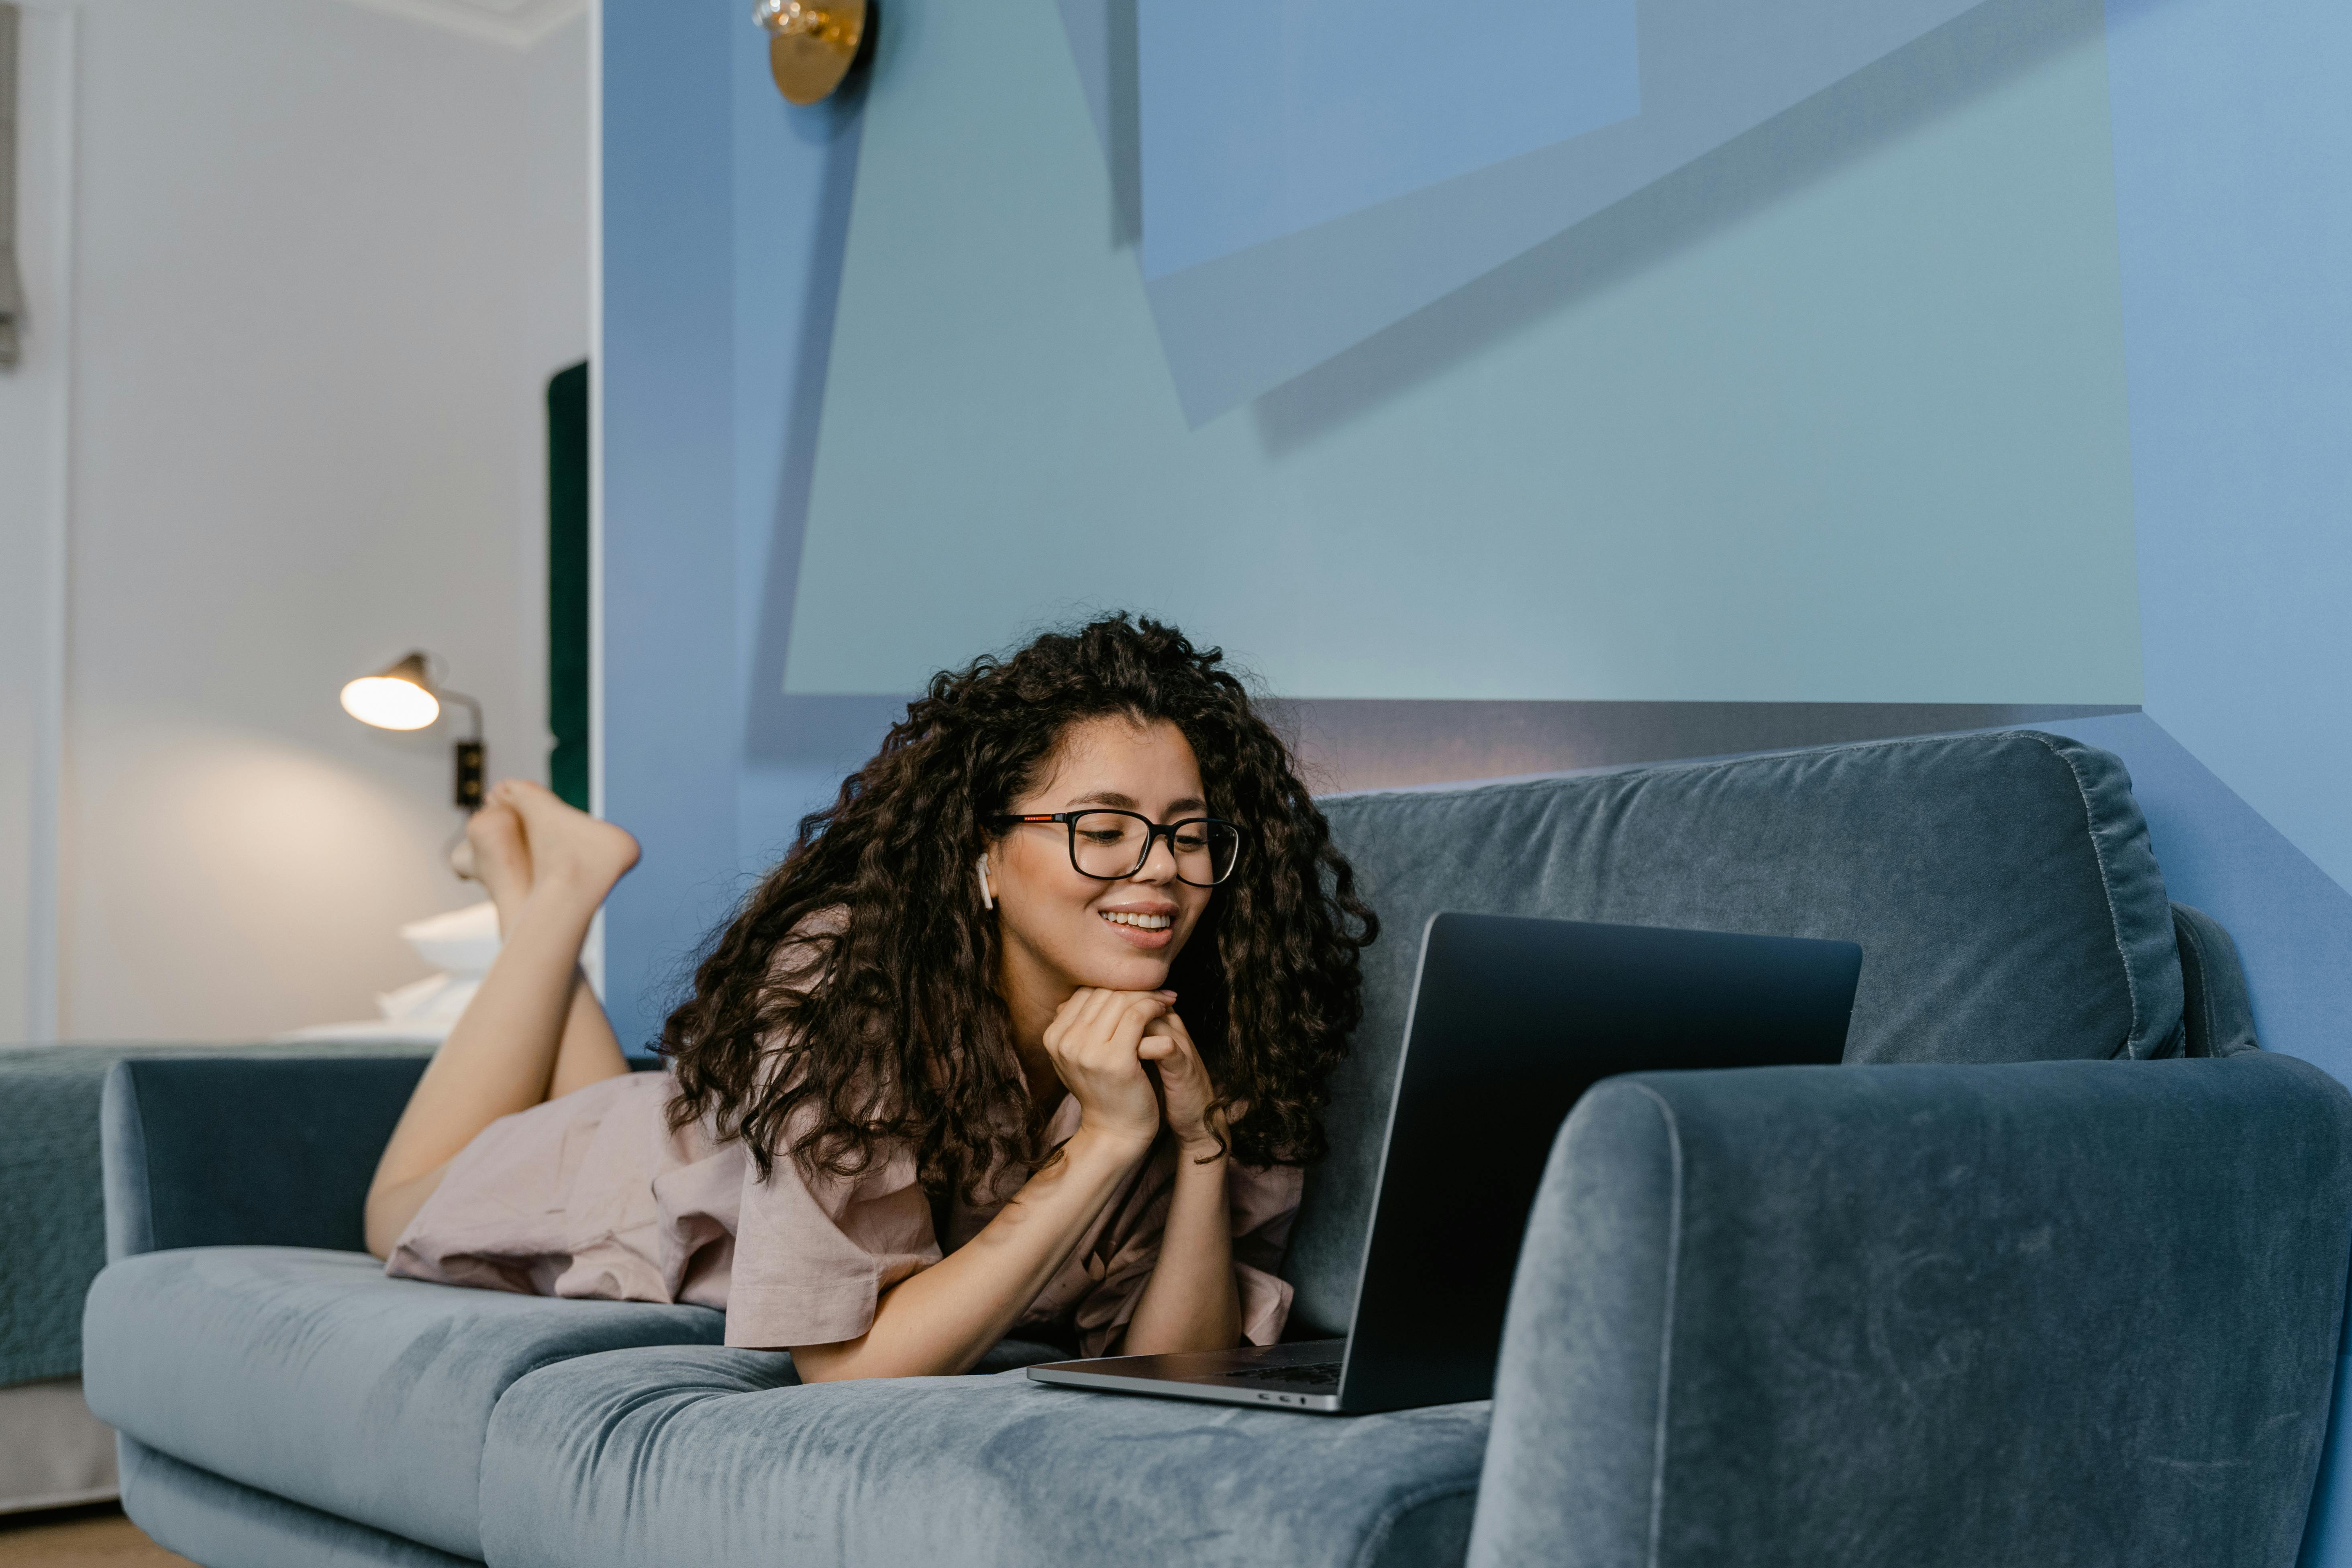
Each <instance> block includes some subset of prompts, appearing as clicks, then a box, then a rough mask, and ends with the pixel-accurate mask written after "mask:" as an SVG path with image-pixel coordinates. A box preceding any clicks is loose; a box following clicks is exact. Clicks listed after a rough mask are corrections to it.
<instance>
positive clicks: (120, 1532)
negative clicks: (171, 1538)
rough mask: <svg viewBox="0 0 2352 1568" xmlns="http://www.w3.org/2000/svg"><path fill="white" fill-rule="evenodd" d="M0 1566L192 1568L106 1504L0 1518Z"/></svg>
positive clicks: (192, 1565)
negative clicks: (148, 1537)
mask: <svg viewBox="0 0 2352 1568" xmlns="http://www.w3.org/2000/svg"><path fill="white" fill-rule="evenodd" d="M0 1568H194V1564H193V1563H190V1562H189V1561H188V1560H187V1559H186V1558H184V1557H182V1556H180V1555H178V1554H177V1553H176V1552H166V1551H164V1550H163V1548H162V1547H160V1546H158V1545H156V1544H155V1543H154V1542H152V1541H150V1540H148V1539H147V1538H146V1537H145V1536H144V1535H142V1534H141V1533H140V1532H139V1527H138V1526H137V1525H135V1524H133V1523H131V1521H129V1520H127V1519H125V1518H123V1517H122V1510H121V1509H119V1508H117V1507H115V1506H114V1504H112V1503H110V1502H109V1503H93V1504H92V1505H91V1506H89V1507H88V1508H67V1509H58V1510H56V1511H54V1512H50V1513H12V1514H0Z"/></svg>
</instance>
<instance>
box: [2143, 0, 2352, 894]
mask: <svg viewBox="0 0 2352 1568" xmlns="http://www.w3.org/2000/svg"><path fill="white" fill-rule="evenodd" d="M2108 10H2109V12H2110V15H2111V16H2112V22H2111V29H2112V32H2113V35H2114V40H2113V44H2112V46H2111V56H2112V68H2111V69H2112V77H2113V96H2114V101H2115V123H2116V201H2117V206H2118V212H2119V216H2120V222H2121V235H2122V241H2123V278H2124V288H2125V293H2124V302H2125V311H2126V318H2125V319H2126V346H2127V349H2128V353H2129V365H2130V383H2131V411H2132V428H2133V444H2132V462H2133V479H2134V488H2135V489H2136V490H2137V496H2138V514H2139V559H2140V574H2141V606H2142V614H2143V616H2144V617H2145V626H2146V628H2147V652H2146V656H2145V657H2146V663H2147V708H2148V711H2149V712H2150V713H2151V714H2152V715H2153V716H2154V717H2156V718H2157V719H2158V720H2159V721H2162V722H2163V724H2164V726H2165V728H2166V729H2167V730H2168V731H2171V733H2172V734H2174V735H2175V736H2177V737H2178V738H2179V740H2180V742H2182V743H2183V744H2184V745H2186V746H2187V747H2188V748H2189V750H2190V751H2191V752H2194V753H2196V755H2197V756H2198V758H2199V759H2200V760H2201V761H2202V762H2203V763H2205V764H2206V765H2207V766H2208V767H2210V768H2211V769H2212V770H2213V771H2214V772H2215V773H2217V774H2218V775H2220V776H2221V778H2222V779H2224V780H2226V781H2227V782H2228V784H2230V786H2231V788H2232V789H2233V790H2235V791H2236V792H2237V793H2238V794H2239V795H2242V796H2243V797H2244V798H2245V799H2246V801H2247V802H2248V803H2249V804H2251V805H2252V806H2253V807H2254V808H2255V809H2256V810H2258V811H2260V812H2261V813H2262V814H2263V816H2265V817H2266V818H2268V819H2269V820H2270V822H2271V823H2272V824H2273V825H2274V826H2276V827H2277V828H2278V829H2279V831H2280V832H2282V833H2284V834H2285V835H2286V837H2288V838H2289V839H2290V840H2292V841H2293V842H2294V844H2295V845H2296V846H2297V847H2299V848H2301V849H2302V850H2303V851H2304V853H2305V854H2306V855H2308V856H2310V857H2311V858H2312V859H2313V860H2315V862H2317V863H2318V864H2319V866H2320V867H2322V868H2324V869H2326V872H2327V873H2328V874H2329V875H2330V876H2332V877H2333V878H2335V879H2336V881H2337V882H2338V883H2340V884H2342V885H2343V886H2345V887H2347V888H2352V809H2347V790H2352V637H2347V631H2346V628H2347V626H2352V284H2347V264H2352V263H2347V258H2352V173H2348V172H2352V5H2344V4H2342V3H2341V0H2262V3H2261V4H2254V5H2247V4H2228V3H2223V0H2111V4H2110V5H2109V6H2108Z"/></svg>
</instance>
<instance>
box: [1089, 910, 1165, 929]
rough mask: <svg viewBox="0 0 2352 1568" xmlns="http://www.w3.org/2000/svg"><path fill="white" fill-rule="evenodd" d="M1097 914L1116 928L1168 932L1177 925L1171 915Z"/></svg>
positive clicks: (1102, 912)
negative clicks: (1125, 927)
mask: <svg viewBox="0 0 2352 1568" xmlns="http://www.w3.org/2000/svg"><path fill="white" fill-rule="evenodd" d="M1096 912H1097V913H1098V914H1100V915H1101V916H1102V918H1103V919H1105V920H1107V921H1110V923H1111V924H1113V925H1115V926H1135V927H1138V928H1139V929H1141V930H1143V931H1166V930H1167V929H1168V928H1169V927H1170V926H1171V925H1172V924H1174V923H1175V921H1174V917H1172V916H1170V915H1134V914H1129V913H1128V912H1127V911H1126V910H1097V911H1096Z"/></svg>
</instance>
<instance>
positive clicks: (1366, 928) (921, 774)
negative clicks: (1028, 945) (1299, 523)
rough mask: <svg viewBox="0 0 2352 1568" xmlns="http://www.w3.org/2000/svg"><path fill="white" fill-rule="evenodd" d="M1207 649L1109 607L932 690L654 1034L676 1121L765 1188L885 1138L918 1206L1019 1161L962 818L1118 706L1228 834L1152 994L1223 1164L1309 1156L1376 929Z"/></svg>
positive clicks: (1024, 1158)
mask: <svg viewBox="0 0 2352 1568" xmlns="http://www.w3.org/2000/svg"><path fill="white" fill-rule="evenodd" d="M1223 658H1224V655H1223V650H1221V649H1218V648H1207V649H1199V648H1195V647H1193V646H1192V643H1190V642H1189V641H1187V640H1186V639H1185V637H1184V636H1183V634H1182V633H1181V632H1179V631H1177V630H1176V629H1175V628H1174V627H1172V626H1163V625H1161V624H1160V623H1159V622H1157V621H1153V620H1150V619H1130V618H1129V616H1126V615H1125V614H1120V615H1118V616H1110V617H1108V618H1106V619H1101V620H1097V621H1095V622H1093V623H1091V624H1090V625H1087V626H1081V627H1078V628H1076V629H1075V630H1069V631H1061V632H1053V633H1048V634H1046V635H1045V636H1043V637H1038V638H1036V639H1035V640H1034V641H1033V642H1031V643H1030V644H1029V645H1028V646H1027V647H1024V648H1022V649H1020V650H1019V651H1018V652H1016V653H1014V654H1013V655H1012V656H1011V657H1009V658H995V657H988V658H980V659H976V660H974V661H973V662H972V663H971V665H969V666H967V667H966V668H962V669H960V670H949V671H942V672H940V674H938V675H936V676H934V677H932V679H931V683H930V689H929V692H928V694H926V695H925V696H923V697H921V698H919V699H917V700H915V701H914V702H913V703H911V704H910V705H908V709H907V716H906V717H905V718H904V719H902V720H900V721H898V723H897V724H896V725H894V726H892V728H891V730H890V733H889V735H888V737H887V739H885V740H884V741H883V742H882V749H881V750H880V751H879V752H876V753H875V755H874V757H873V760H872V761H870V762H868V763H866V765H865V766H863V767H861V768H859V769H858V770H857V772H856V773H853V774H851V775H850V776H849V777H848V778H847V779H846V780H845V781H844V782H843V784H842V786H841V793H840V794H839V795H838V796H836V797H835V801H834V803H833V805H831V806H829V807H827V808H826V809H824V810H823V811H818V812H814V813H811V814H810V815H809V816H805V817H803V819H802V820H801V824H800V833H799V836H798V837H796V838H795V839H794V840H793V846H792V848H791V849H790V851H789V852H787V853H786V855H785V857H784V859H783V862H782V864H781V865H779V866H778V867H777V868H775V869H774V870H773V871H772V872H770V873H769V874H768V876H767V878H766V879H765V880H763V881H762V882H761V884H760V885H759V887H757V888H756V889H753V890H752V892H751V895H750V897H749V898H748V899H746V900H745V901H744V903H743V905H742V907H741V909H740V910H739V911H738V912H737V913H736V915H735V916H734V918H733V919H732V920H731V921H730V922H729V923H728V924H727V925H726V926H725V927H723V928H722V929H721V930H720V931H719V932H718V933H717V934H716V935H715V936H714V938H713V939H712V940H711V942H709V945H708V947H707V949H706V950H705V952H704V953H703V955H702V957H701V959H700V962H699V963H698V966H697V968H696V971H695V977H694V994H693V995H692V997H691V998H690V999H688V1001H687V1002H686V1004H685V1005H682V1006H680V1007H679V1008H677V1011H675V1012H674V1013H672V1014H671V1015H670V1016H669V1018H668V1021H667V1023H666V1024H665V1025H664V1026H663V1028H662V1035H661V1044H660V1047H659V1048H660V1050H661V1052H662V1054H663V1055H664V1056H665V1057H667V1058H668V1060H669V1063H670V1066H671V1068H672V1070H673V1071H674V1072H675V1074H676V1076H677V1095H676V1097H675V1098H674V1099H673V1100H671V1102H670V1107H669V1114H670V1120H671V1121H672V1123H673V1125H676V1126H684V1125H686V1124H687V1123H688V1122H690V1121H696V1120H698V1119H699V1118H702V1117H705V1116H709V1117H710V1118H712V1120H713V1125H714V1126H715V1128H716V1129H717V1131H718V1132H719V1136H721V1137H722V1138H740V1140H741V1141H742V1142H743V1143H744V1144H745V1145H746V1146H747V1148H748V1150H749V1152H750V1153H751V1158H752V1160H753V1161H754V1162H755V1163H757V1164H758V1166H759V1169H760V1173H761V1177H762V1178H764V1177H766V1176H767V1175H769V1174H770V1173H772V1169H773V1163H774V1160H775V1158H776V1156H777V1155H778V1154H779V1153H783V1154H789V1155H790V1156H791V1157H793V1158H794V1159H796V1160H798V1161H800V1162H801V1163H802V1164H803V1169H806V1170H808V1171H809V1172H811V1173H816V1172H820V1171H822V1172H826V1173H833V1174H836V1175H852V1174H855V1173H857V1172H859V1171H862V1170H864V1169H866V1167H867V1166H868V1165H869V1164H870V1163H872V1162H873V1161H874V1160H875V1159H876V1158H877V1155H880V1154H881V1153H882V1152H883V1149H884V1145H885V1144H886V1143H903V1144H905V1145H909V1146H911V1147H912V1149H913V1151H914V1152H915V1156H916V1164H917V1170H918V1173H919V1180H920V1181H921V1183H922V1184H923V1186H924V1187H925V1189H926V1190H928V1191H929V1192H931V1193H933V1194H943V1193H946V1192H949V1191H950V1190H953V1191H960V1192H961V1193H963V1194H965V1195H966V1196H967V1197H968V1198H971V1197H974V1196H976V1194H977V1190H978V1187H979V1185H980V1184H981V1183H982V1182H983V1181H984V1180H985V1179H986V1178H987V1176H988V1174H989V1173H991V1172H992V1171H995V1170H999V1169H1003V1168H1005V1167H1007V1166H1009V1165H1013V1164H1025V1165H1027V1166H1029V1167H1031V1168H1034V1166H1035V1165H1036V1164H1037V1163H1038V1162H1039V1159H1040V1157H1041V1152H1040V1151H1037V1150H1035V1149H1033V1148H1031V1147H1029V1146H1028V1143H1029V1139H1030V1136H1031V1135H1030V1133H1029V1131H1028V1126H1029V1119H1028V1118H1027V1117H1026V1116H1024V1114H1022V1112H1023V1110H1024V1107H1025V1104H1026V1100H1025V1097H1024V1093H1023V1089H1022V1079H1021V1075H1020V1067H1019V1058H1018V1056H1017V1054H1016V1052H1015V1050H1014V1047H1013V1035H1012V1016H1011V1014H1010V1012H1009V1011H1008V1010H1007V1008H1006V1006H1005V1004H1004V1002H1003V998H1002V997H1000V996H999V995H998V994H997V991H996V986H995V980H996V975H997V965H998V953H999V948H998V936H997V930H996V924H995V921H993V920H992V918H990V917H989V916H988V915H987V914H986V913H985V912H984V911H983V910H982V906H981V903H980V900H979V898H978V897H977V894H976V891H975V889H974V884H973V880H972V873H971V868H972V864H973V862H974V861H975V860H976V859H978V858H979V857H980V855H981V853H982V850H983V849H985V848H986V847H988V846H989V845H990V844H991V843H992V840H993V839H994V838H995V837H996V835H995V834H993V833H992V832H990V831H989V830H987V829H985V828H983V827H982V823H983V822H985V821H987V820H988V819H989V818H991V817H992V816H997V815H1000V814H1002V813H1003V812H1005V811H1007V810H1008V809H1009V808H1010V807H1011V806H1012V805H1013V803H1014V802H1015V801H1016V800H1018V799H1019V798H1020V797H1021V795H1023V794H1024V793H1025V792H1026V791H1027V790H1029V789H1030V788H1032V787H1034V784H1035V783H1036V782H1037V777H1038V774H1039V773H1040V772H1041V770H1042V769H1043V768H1044V767H1045V765H1046V764H1047V763H1048V762H1049V761H1050V759H1051V757H1052V755H1053V752H1054V749H1055V744H1056V743H1057V742H1059V740H1060V739H1061V737H1062V735H1063V733H1064V732H1065V731H1067V730H1068V728H1069V727H1070V726H1071V725H1072V724H1074V723H1076V722H1079V721H1084V720H1087V719H1094V718H1099V717H1104V716H1108V715H1119V714H1124V715H1127V716H1129V717H1132V718H1134V719H1136V720H1138V721H1160V720H1165V721H1168V722H1171V723H1172V724H1174V725H1175V726H1176V727H1177V729H1178V730H1180V731H1181V732H1182V733H1183V736H1184V738H1185V740H1186V741H1188V742H1191V744H1192V753H1193V756H1194V757H1195V759H1196V760H1197V761H1198V762H1199V763H1200V768H1201V776H1202V781H1203V782H1204V784H1206V786H1207V790H1208V797H1209V809H1210V812H1211V813H1212V814H1213V815H1214V816H1223V817H1227V818H1230V819H1231V820H1233V821H1234V822H1237V823H1240V824H1242V825H1243V826H1244V832H1245V833H1246V835H1247V837H1246V838H1245V840H1244V852H1243V855H1242V858H1241V861H1240V864H1239V865H1238V866H1237V867H1236V868H1235V869H1234V873H1233V875H1232V876H1231V877H1230V878H1229V879H1227V880H1226V881H1225V882H1223V884H1221V885H1220V886H1219V887H1218V889H1217V890H1216V892H1215V894H1214V895H1213V897H1212V898H1211V900H1210V901H1209V906H1208V909H1207V910H1206V911H1204V913H1203V914H1202V919H1201V922H1200V924H1199V926H1198V927H1197V928H1196V929H1195V930H1194V931H1193V933H1192V938H1191V940H1190V941H1189V942H1187V943H1186V945H1185V948H1184V951H1183V952H1182V953H1181V954H1180V955H1179V957H1178V958H1177V960H1176V963H1175V965H1174V967H1173V968H1172V969H1171V973H1170V977H1169V982H1168V984H1170V985H1171V986H1172V987H1173V988H1174V989H1176V990H1177V991H1178V992H1179V993H1180V994H1181V995H1182V996H1183V998H1184V1022H1185V1026H1186V1028H1187V1029H1188V1030H1189V1031H1190V1032H1191V1034H1192V1039H1193V1042H1194V1044H1195V1045H1196V1046H1197V1047H1199V1049H1200V1051H1201V1055H1202V1061H1203V1062H1204V1063H1205V1065H1206V1066H1207V1067H1208V1068H1209V1071H1210V1073H1211V1075H1212V1077H1213V1079H1214V1080H1215V1081H1216V1083H1217V1085H1218V1088H1219V1090H1220V1092H1221V1093H1222V1095H1223V1099H1224V1101H1225V1102H1226V1104H1227V1105H1228V1106H1229V1107H1231V1108H1233V1109H1234V1115H1233V1117H1232V1119H1231V1121H1230V1122H1229V1124H1228V1137H1229V1139H1230V1141H1231V1148H1232V1152H1233V1154H1234V1157H1235V1158H1237V1159H1239V1160H1242V1161H1244V1162H1246V1163H1253V1164H1273V1163H1288V1164H1299V1163H1307V1162H1310V1161H1313V1160H1315V1159H1318V1158H1319V1157H1320V1156H1321V1155H1322V1154H1323V1152H1324V1150H1325V1147H1326V1140H1325V1136H1324V1131H1323V1124H1322V1109H1323V1103H1324V1100H1325V1098H1326V1094H1327V1086H1328V1081H1329V1079H1330V1076H1331V1073H1332V1070H1333V1069H1334V1068H1337V1067H1338V1066H1339V1062H1340V1060H1341V1059H1342V1058H1343V1057H1344V1056H1345V1054H1346V1052H1347V1047H1348V1038H1349V1035H1350V1033H1351V1032H1352V1031H1353V1030H1354V1028H1355V1026H1356V1024H1357V1021H1358V1020H1359V1018H1360V1016H1362V1011H1363V1005H1362V995H1361V992H1362V983H1361V976H1360V967H1359V954H1360V950H1361V949H1363V948H1364V947H1366V946H1368V945H1369V944H1370V942H1372V940H1373V939H1374V938H1375V937H1376V936H1377V935H1378V934H1379V929H1380V927H1379V921H1378V920H1377V918H1376V917H1375V916H1374V915H1373V913H1372V911H1371V910H1370V908H1369V907H1367V906H1366V905H1365V904H1364V903H1363V901H1362V900H1360V899H1358V898H1357V897H1356V893H1355V875H1354V873H1353V871H1351V870H1350V869H1349V865H1348V862H1347V861H1346V860H1345V859H1344V858H1342V857H1341V856H1340V854H1339V851H1338V850H1337V849H1336V848H1334V847H1332V845H1331V837H1330V828H1329V826H1328V824H1327V823H1326V822H1325V821H1324V818H1323V814H1322V813H1321V812H1320V811H1319V810H1318V809H1317V808H1316V805H1315V803H1314V801H1313V799H1312V798H1311V797H1310V796H1309V795H1308V794H1307V787H1306V785H1304V784H1301V783H1300V782H1299V778H1298V774H1297V769H1296V767H1295V766H1294V764H1293V763H1292V760H1291V756H1290V752H1289V750H1288V748H1286V746H1285V745H1284V744H1283V742H1282V740H1281V738H1280V737H1279V736H1278V735H1276V733H1275V731H1274V730H1273V729H1272V728H1271V727H1270V726H1268V725H1267V723H1266V721H1265V720H1264V719H1263V718H1261V717H1260V716H1259V715H1258V714H1257V712H1256V711H1255V710H1254V709H1253V708H1252V707H1251V704H1250V699H1249V693H1248V691H1247V690H1246V689H1244V686H1243V683H1242V681H1241V680H1240V679H1237V678H1236V677H1235V676H1234V674H1233V673H1232V672H1230V671H1229V670H1227V669H1226V668H1223ZM820 976H821V978H817V977H820ZM780 1042H781V1044H780Z"/></svg>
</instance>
